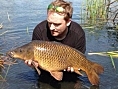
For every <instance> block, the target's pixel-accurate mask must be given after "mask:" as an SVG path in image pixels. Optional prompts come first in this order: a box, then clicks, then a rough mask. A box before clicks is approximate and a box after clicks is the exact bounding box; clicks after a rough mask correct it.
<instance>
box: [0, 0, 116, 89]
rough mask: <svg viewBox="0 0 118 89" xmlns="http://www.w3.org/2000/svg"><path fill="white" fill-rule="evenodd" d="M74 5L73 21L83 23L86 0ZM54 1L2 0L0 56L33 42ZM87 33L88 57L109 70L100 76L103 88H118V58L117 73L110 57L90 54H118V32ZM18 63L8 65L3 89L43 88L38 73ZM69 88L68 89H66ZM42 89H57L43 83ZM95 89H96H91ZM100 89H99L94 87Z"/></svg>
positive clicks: (0, 84)
mask: <svg viewBox="0 0 118 89" xmlns="http://www.w3.org/2000/svg"><path fill="white" fill-rule="evenodd" d="M70 1H71V2H73V7H74V13H73V20H74V21H77V22H78V23H80V24H81V5H82V0H70ZM50 2H51V0H32V1H31V0H1V1H0V23H2V24H3V29H0V53H5V52H6V51H8V50H10V49H12V48H15V47H18V46H21V45H23V44H26V43H28V42H30V41H31V38H32V31H33V29H34V27H35V26H36V25H37V24H38V23H39V22H41V21H42V20H45V19H46V8H47V5H48V4H49V3H50ZM83 29H84V31H85V33H86V40H87V50H86V54H85V55H86V56H87V58H89V59H90V60H91V61H95V62H97V63H100V64H101V65H103V66H104V68H105V71H104V73H103V74H101V75H100V88H99V89H118V66H117V63H118V59H117V58H114V61H115V65H116V70H114V68H113V66H112V63H111V60H110V57H105V56H99V55H88V53H89V52H106V51H113V50H114V51H116V50H117V48H118V47H117V45H118V37H117V36H118V33H117V32H116V31H113V30H110V29H104V30H97V29H93V30H92V29H88V28H83ZM17 63H18V64H14V65H10V66H7V65H6V66H5V69H3V71H2V73H1V75H2V76H3V77H5V80H6V81H0V89H39V88H38V87H37V86H36V84H37V82H38V81H37V75H36V74H35V71H34V70H33V69H32V68H30V67H28V66H27V65H25V64H24V62H23V61H20V60H18V62H17ZM82 80H83V85H82V86H83V88H81V89H89V88H90V84H89V82H88V81H87V80H86V79H84V78H82ZM71 85H72V86H73V83H65V82H64V83H62V88H61V89H73V88H72V86H71ZM66 86H67V87H66ZM40 89H53V88H52V87H50V86H49V85H48V84H45V83H41V87H40ZM91 89H93V88H91ZM94 89H96V88H94Z"/></svg>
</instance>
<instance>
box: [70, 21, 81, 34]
mask: <svg viewBox="0 0 118 89" xmlns="http://www.w3.org/2000/svg"><path fill="white" fill-rule="evenodd" d="M69 29H70V30H72V31H74V32H76V33H80V32H83V29H82V27H81V26H80V24H79V23H77V22H74V21H71V24H70V26H69Z"/></svg>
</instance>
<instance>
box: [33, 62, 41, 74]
mask: <svg viewBox="0 0 118 89" xmlns="http://www.w3.org/2000/svg"><path fill="white" fill-rule="evenodd" d="M32 64H33V66H34V67H35V69H36V71H37V72H38V74H39V75H40V74H41V71H40V70H39V69H38V68H37V66H36V65H35V63H34V62H32Z"/></svg>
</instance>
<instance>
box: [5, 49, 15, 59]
mask: <svg viewBox="0 0 118 89" xmlns="http://www.w3.org/2000/svg"><path fill="white" fill-rule="evenodd" d="M6 55H7V57H9V58H14V53H13V52H12V51H9V52H7V53H6Z"/></svg>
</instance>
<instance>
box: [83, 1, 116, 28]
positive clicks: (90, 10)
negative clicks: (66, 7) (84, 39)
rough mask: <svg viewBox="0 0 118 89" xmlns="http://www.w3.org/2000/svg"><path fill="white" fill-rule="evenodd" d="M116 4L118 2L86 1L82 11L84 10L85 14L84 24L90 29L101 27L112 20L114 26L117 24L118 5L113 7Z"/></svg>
mask: <svg viewBox="0 0 118 89" xmlns="http://www.w3.org/2000/svg"><path fill="white" fill-rule="evenodd" d="M114 3H118V0H114V1H113V0H86V4H85V5H84V6H83V7H82V9H83V8H84V9H83V10H84V11H82V12H84V13H82V16H84V17H83V18H84V23H86V24H88V26H89V27H90V26H92V27H93V26H94V27H101V26H104V24H106V23H107V22H108V21H110V20H112V24H115V20H116V19H117V15H118V9H117V8H114V7H118V5H114V7H111V5H112V4H114ZM114 9H115V10H114ZM111 12H112V13H111ZM83 14H84V15H83Z"/></svg>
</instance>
